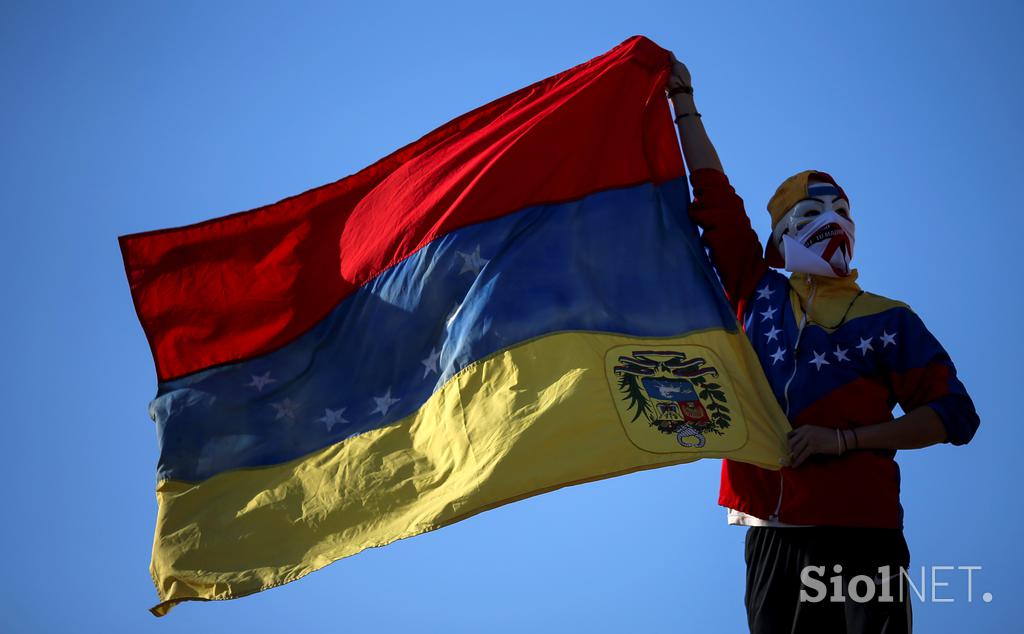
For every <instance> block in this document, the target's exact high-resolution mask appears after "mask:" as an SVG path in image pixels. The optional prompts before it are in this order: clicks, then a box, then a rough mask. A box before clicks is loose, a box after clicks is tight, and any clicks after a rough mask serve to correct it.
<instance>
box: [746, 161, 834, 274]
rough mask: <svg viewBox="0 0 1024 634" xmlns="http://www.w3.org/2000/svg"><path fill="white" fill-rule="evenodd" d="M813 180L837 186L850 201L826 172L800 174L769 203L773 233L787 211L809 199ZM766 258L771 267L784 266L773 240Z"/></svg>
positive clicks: (768, 245)
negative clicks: (809, 186)
mask: <svg viewBox="0 0 1024 634" xmlns="http://www.w3.org/2000/svg"><path fill="white" fill-rule="evenodd" d="M811 180H815V181H820V182H824V183H831V184H833V185H835V186H836V189H838V190H839V194H840V196H841V197H842V198H846V201H847V202H849V201H850V199H849V198H848V197H847V196H846V192H844V191H843V188H842V187H840V186H839V183H837V182H836V179H834V178H832V176H831V175H829V174H827V173H826V172H819V171H817V170H804V171H802V172H798V173H796V174H793V175H792V176H790V177H789V178H787V179H786V180H784V181H782V184H781V185H779V188H778V189H776V190H775V195H774V196H772V198H771V200H769V201H768V213H769V214H771V216H772V231H775V225H777V224H779V221H780V220H782V217H783V216H785V215H786V212H787V211H789V210H790V209H792V207H793V205H795V204H797V203H798V202H800V201H801V200H803V199H804V198H807V195H808V194H807V183H808V182H809V181H811ZM765 256H766V258H767V260H768V264H769V265H770V266H783V263H782V255H781V254H780V253H779V252H778V249H777V248H776V247H775V244H774V243H773V242H772V239H771V238H769V239H768V244H767V245H765Z"/></svg>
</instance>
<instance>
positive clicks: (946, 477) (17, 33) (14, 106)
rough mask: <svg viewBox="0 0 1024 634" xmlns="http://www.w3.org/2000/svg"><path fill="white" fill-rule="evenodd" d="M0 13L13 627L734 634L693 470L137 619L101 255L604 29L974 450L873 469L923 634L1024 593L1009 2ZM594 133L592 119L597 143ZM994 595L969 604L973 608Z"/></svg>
mask: <svg viewBox="0 0 1024 634" xmlns="http://www.w3.org/2000/svg"><path fill="white" fill-rule="evenodd" d="M2 15H3V17H2V18H0V85H2V86H3V96H2V97H0V108H2V114H3V116H2V117H0V132H2V138H3V142H2V143H0V168H2V170H0V174H2V177H0V178H2V182H3V187H0V213H2V214H3V226H4V231H3V232H0V240H2V249H0V259H2V262H3V270H5V271H7V274H6V276H5V282H4V285H3V288H4V296H5V302H4V304H5V306H6V308H5V309H4V310H3V311H0V320H2V328H0V332H3V333H4V346H3V349H4V357H3V358H4V360H5V363H3V364H2V365H0V389H2V396H3V399H2V403H3V404H4V405H5V414H6V417H5V418H6V421H5V423H6V424H5V426H4V427H5V434H4V447H5V449H6V451H5V454H6V456H7V458H6V459H5V460H4V461H3V462H2V463H0V475H2V477H3V481H4V482H6V483H7V488H6V489H5V490H4V492H3V506H2V508H3V522H0V543H2V544H3V552H4V556H3V561H4V564H5V566H4V567H5V571H4V572H3V574H0V606H2V613H0V614H2V616H0V622H2V623H3V624H4V629H10V630H11V631H62V630H66V629H70V628H77V629H80V630H86V631H89V630H98V629H100V628H102V631H108V632H118V631H125V632H142V631H149V630H156V629H157V628H159V629H160V631H163V632H177V631H190V632H194V631H216V630H225V629H227V628H230V630H231V631H235V630H243V629H244V630H246V631H253V632H256V631H276V632H280V631H285V630H288V631H290V630H292V629H295V628H305V629H316V630H321V629H322V630H339V631H340V630H345V631H356V630H362V629H372V630H374V631H384V632H389V631H406V630H412V629H415V630H417V631H427V632H433V631H446V632H452V631H455V632H463V631H465V632H471V631H473V632H475V631H493V632H502V631H520V630H523V629H529V630H532V631H539V632H544V631H565V630H569V631H584V630H585V631H592V632H619V631H625V630H643V631H651V632H679V631H695V632H697V631H699V632H737V631H742V629H743V627H744V623H745V620H744V619H745V617H744V613H743V607H742V606H743V603H742V600H743V585H744V565H743V553H742V544H743V529H738V528H735V527H728V526H726V525H725V517H724V511H723V510H722V509H720V508H718V507H717V506H716V505H715V500H716V494H717V488H718V470H719V463H718V462H717V461H704V462H701V463H697V464H694V465H686V466H681V467H674V468H669V469H661V470H656V471H652V472H647V473H640V474H635V475H631V476H626V477H622V478H617V479H613V480H608V481H604V482H599V483H593V484H589V485H583V486H578V487H572V488H569V489H565V490H562V491H559V492H556V493H552V494H548V495H544V496H539V497H536V498H533V499H530V500H525V501H522V502H518V503H516V504H512V505H509V506H506V507H503V508H500V509H496V510H493V511H490V512H487V513H484V514H482V515H479V516H476V517H474V518H472V519H470V520H467V521H465V522H462V523H460V524H457V525H454V526H451V527H448V528H445V529H442V530H440V531H436V532H434V533H431V534H427V535H423V536H419V537H415V538H412V539H409V540H405V541H402V542H399V543H396V544H393V545H391V546H388V547H386V548H382V549H376V550H372V551H368V552H364V553H362V554H360V555H357V556H355V557H353V558H350V559H347V560H343V561H341V562H339V563H336V564H334V565H332V566H330V567H329V568H327V569H325V570H323V571H320V572H318V573H316V574H314V575H311V576H309V577H307V578H305V579H303V580H301V581H299V582H297V583H293V584H290V585H288V586H284V587H282V588H278V589H274V590H271V591H268V592H265V593H262V594H259V595H256V596H253V597H249V598H244V599H241V600H238V601H229V602H218V603H211V604H189V605H185V606H182V607H179V608H177V609H176V610H175V611H174V612H172V613H171V614H170V615H169V617H167V618H166V619H164V620H163V621H157V620H155V619H153V617H151V616H150V615H149V614H148V612H146V608H148V607H149V606H151V605H152V604H153V603H154V602H155V599H156V595H155V591H154V589H153V587H152V583H151V581H150V578H149V573H148V562H149V552H150V548H151V544H152V534H153V524H154V519H155V513H156V502H155V497H154V493H153V487H154V481H153V475H154V467H155V463H156V452H157V445H156V438H155V434H154V430H153V427H152V423H151V422H150V420H149V418H148V417H147V415H146V406H147V404H148V401H149V399H150V398H151V397H152V395H153V393H154V391H155V375H154V371H153V368H152V361H151V358H150V356H149V351H148V349H147V346H146V343H145V339H144V336H143V334H142V330H141V328H140V327H139V325H138V322H137V320H136V317H135V314H134V311H133V308H132V304H131V299H130V296H129V293H128V288H127V283H126V281H125V279H124V273H123V269H122V266H121V261H120V253H119V251H118V248H117V242H116V236H118V235H120V234H124V233H131V232H135V231H141V230H146V229H153V228H159V227H166V226H174V225H181V224H185V223H189V222H194V221H197V220H201V219H205V218H209V217H213V216H218V215H223V214H225V213H229V212H233V211H238V210H244V209H249V208H252V207H255V206H258V205H262V204H266V203H268V202H273V201H275V200H278V199H280V198H283V197H285V196H288V195H291V194H294V193H297V192H300V191H303V190H305V189H308V188H310V187H314V186H317V185H320V184H322V183H325V182H328V181H333V180H336V179H337V178H340V177H342V176H344V175H346V174H349V173H352V172H355V171H357V170H358V169H360V168H361V167H363V166H365V165H367V164H369V163H371V162H373V161H374V160H376V159H377V158H379V157H381V156H384V155H385V154H388V153H389V152H391V151H392V150H394V149H396V148H398V147H400V146H402V145H404V144H406V143H407V142H409V141H411V140H413V139H416V138H418V137H420V136H421V135H422V134H424V133H425V132H427V131H429V130H431V129H433V128H434V127H436V126H438V125H440V124H442V123H444V122H445V121H447V120H449V119H451V118H453V117H455V116H457V115H459V114H461V113H463V112H465V111H467V110H469V109H471V108H473V107H476V106H478V105H480V104H482V103H485V102H487V101H490V100H492V99H494V98H497V97H499V96H501V95H503V94H506V93H508V92H510V91H512V90H514V89H516V88H519V87H521V86H523V85H526V84H528V83H531V82H534V81H536V80H538V79H541V78H544V77H546V76H548V75H551V74H553V73H555V72H558V71H560V70H563V69H565V68H568V67H569V66H572V65H574V64H577V63H579V62H582V61H584V60H586V59H589V58H590V57H593V56H594V55H597V54H600V53H602V52H604V51H605V50H607V49H609V48H611V47H612V46H614V45H616V44H618V43H619V42H621V41H622V40H623V39H625V38H627V37H629V36H630V35H633V34H638V33H639V34H644V35H647V36H648V37H650V38H651V39H653V40H655V41H656V42H658V43H659V44H661V45H662V46H664V47H666V48H669V49H672V50H674V51H675V52H676V54H677V56H678V57H679V58H680V59H681V60H683V61H684V62H686V63H687V64H688V65H689V67H690V69H691V71H692V73H693V78H694V85H695V88H696V96H697V103H698V106H699V108H700V110H701V111H702V113H703V115H704V122H705V125H706V126H707V128H708V130H709V132H710V133H711V135H712V138H713V140H714V141H715V143H716V145H717V147H718V150H719V153H720V154H721V156H722V160H723V163H724V165H725V168H726V171H727V172H728V174H729V175H730V177H731V179H732V181H733V183H734V184H735V186H736V188H737V190H738V191H739V193H740V195H741V196H743V197H744V199H745V200H746V202H747V208H748V212H749V213H750V215H751V216H752V218H753V219H754V223H755V227H756V228H757V230H758V231H759V232H760V234H761V235H762V236H764V235H766V233H767V229H768V215H767V213H766V212H765V210H764V205H765V202H766V201H767V199H768V197H769V196H770V195H771V193H772V192H773V191H774V188H775V186H776V185H777V184H778V183H779V182H780V181H781V180H782V179H783V178H785V177H786V176H788V175H790V174H792V173H794V172H796V171H798V170H800V169H808V168H815V169H822V170H825V171H828V172H830V173H832V174H833V175H834V176H835V177H836V178H837V179H838V180H839V182H840V183H841V184H842V185H843V186H844V188H845V189H846V191H847V192H848V193H849V195H850V198H851V206H852V210H853V214H854V217H855V218H856V220H857V254H856V258H855V264H856V265H857V266H858V268H859V270H860V275H861V277H860V281H861V282H862V285H863V286H864V287H865V288H866V289H868V290H870V291H872V292H876V293H879V294H882V295H887V296H890V297H894V298H898V299H901V300H903V301H906V302H907V303H909V304H910V305H911V306H912V307H913V308H914V309H915V310H916V311H917V312H918V313H919V314H920V315H921V316H922V317H923V319H924V320H925V323H926V324H927V325H928V326H929V328H930V329H931V330H932V332H933V333H934V334H935V335H936V336H937V337H938V338H939V340H940V341H941V342H942V343H943V344H944V345H945V347H946V348H947V350H948V351H949V352H950V354H951V356H952V357H953V359H954V361H955V362H956V364H957V367H958V369H959V372H960V376H961V378H962V380H963V381H964V383H965V384H966V386H967V388H968V390H969V391H970V392H971V394H972V395H973V397H974V399H975V403H976V405H977V408H978V411H979V413H980V415H981V419H982V427H981V430H980V431H979V433H978V435H977V437H976V438H975V440H974V442H972V443H971V444H970V445H968V446H967V447H950V446H940V447H934V448H929V449H926V450H922V451H916V452H902V453H901V454H900V456H899V462H900V464H901V466H902V469H903V504H904V507H905V509H906V534H907V539H908V541H909V543H910V547H911V554H912V558H913V562H912V565H913V566H921V565H924V566H937V565H952V566H967V565H975V566H982V569H981V570H980V571H976V572H975V573H974V586H973V592H974V597H973V598H974V601H973V602H968V601H967V597H966V576H965V575H964V574H963V573H957V572H955V571H954V572H953V573H950V572H940V573H939V580H940V581H946V582H949V583H950V586H948V587H939V588H938V589H937V593H938V595H939V596H940V597H949V598H953V599H954V601H953V602H950V603H932V602H926V603H915V622H916V624H917V626H918V630H919V631H923V632H931V631H935V632H956V631H965V630H968V629H969V628H970V629H971V630H973V631H978V632H982V631H1009V630H1010V629H1011V628H1013V627H1014V626H1017V627H1019V622H1020V617H1019V616H1018V615H1017V614H1016V613H1015V612H1016V611H1015V610H1014V609H1013V608H1014V607H1015V603H1016V602H1017V601H1018V600H1019V598H1018V593H1019V592H1020V591H1021V590H1022V583H1021V581H1020V570H1021V568H1022V566H1024V554H1022V550H1024V549H1022V546H1021V541H1020V538H1019V535H1020V531H1021V528H1020V526H1021V524H1022V520H1024V517H1022V511H1021V507H1020V500H1021V495H1020V489H1019V487H1020V485H1021V482H1022V480H1024V477H1022V476H1024V466H1022V465H1024V461H1022V460H1021V459H1020V458H1019V456H1020V447H1021V445H1022V442H1024V432H1022V430H1021V429H1022V428H1021V425H1020V424H1019V415H1018V414H1014V412H1015V411H1017V408H1018V402H1017V400H1016V396H1017V392H1016V390H1017V389H1019V387H1014V386H1015V385H1017V378H1018V376H1019V375H1018V374H1017V372H1018V369H1017V368H1016V366H1015V365H1014V364H1015V363H1016V362H1017V360H1018V359H1019V357H1020V356H1021V353H1022V349H1021V344H1020V343H1019V341H1020V339H1019V335H1018V333H1017V332H1016V331H1015V328H1016V324H1015V317H1016V316H1018V315H1019V314H1020V313H1021V308H1022V306H1021V291H1022V290H1024V289H1022V284H1021V282H1020V272H1019V271H1020V237H1021V234H1022V231H1024V221H1022V219H1021V218H1022V214H1021V196H1020V195H1019V193H1018V191H1017V189H1018V186H1019V184H1020V174H1021V173H1022V171H1024V161H1022V160H1021V155H1020V148H1021V147H1022V145H1024V138H1022V137H1024V126H1022V125H1021V123H1020V119H1019V116H1020V113H1021V112H1024V90H1022V88H1024V86H1022V82H1024V79H1022V78H1024V69H1022V61H1024V44H1022V40H1021V38H1020V36H1019V31H1020V29H1021V27H1024V19H1022V18H1024V5H1021V4H1020V3H1016V2H974V3H966V2H965V3H946V2H927V3H894V2H887V3H873V2H872V3H855V5H854V3H846V5H844V6H843V7H842V8H838V7H833V8H830V7H828V6H824V5H823V4H817V5H810V4H796V3H772V6H771V7H770V8H768V7H766V6H764V5H763V3H759V4H755V3H701V4H694V3H685V2H675V3H644V2H637V3H624V2H619V3H604V2H571V3H570V2H566V3H558V2H538V3H529V2H522V3H515V4H503V5H501V6H500V7H491V6H488V5H487V4H486V3H441V2H438V3H417V4H413V3H408V4H401V3H393V4H387V5H377V4H373V3H365V4H362V5H355V4H346V3H332V4H315V3H287V4H286V3H279V4H276V5H274V4H269V3H244V4H243V3H228V2H221V3H198V2H182V3H155V2H151V3H123V4H107V3H72V2H67V3H63V4H62V3H51V2H33V3H29V2H15V3H12V2H5V3H4V6H3V11H2ZM609 125H614V122H611V121H610V122H609ZM982 592H991V593H992V597H993V600H992V602H991V603H984V602H982V601H981V600H980V598H979V595H980V594H981V593H982Z"/></svg>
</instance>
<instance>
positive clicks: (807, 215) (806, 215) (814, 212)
mask: <svg viewBox="0 0 1024 634" xmlns="http://www.w3.org/2000/svg"><path fill="white" fill-rule="evenodd" d="M820 215H821V211H820V210H818V209H808V210H806V211H804V212H803V213H801V214H800V218H799V219H798V220H797V221H796V230H797V231H800V230H801V229H803V228H804V227H805V226H806V225H807V223H809V222H810V221H811V220H813V219H814V217H815V216H820Z"/></svg>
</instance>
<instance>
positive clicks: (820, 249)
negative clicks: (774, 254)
mask: <svg viewBox="0 0 1024 634" xmlns="http://www.w3.org/2000/svg"><path fill="white" fill-rule="evenodd" d="M807 195H808V197H807V198H805V199H803V200H801V201H800V202H798V203H796V204H795V205H793V207H792V208H791V209H790V210H789V211H787V212H786V215H784V216H783V217H782V218H781V219H780V220H779V222H778V224H777V225H775V231H774V232H773V233H772V239H773V240H775V241H776V242H775V243H776V245H779V250H780V251H781V252H782V256H783V258H784V259H785V262H786V270H787V271H793V272H795V273H810V274H812V275H823V276H826V277H846V276H847V275H849V274H850V260H851V259H852V258H853V242H854V238H853V236H854V226H853V221H852V220H850V205H849V203H848V202H847V201H846V199H845V198H839V195H840V194H839V190H838V189H836V187H835V186H834V185H832V184H831V183H815V182H813V181H812V182H811V183H809V185H808V188H807Z"/></svg>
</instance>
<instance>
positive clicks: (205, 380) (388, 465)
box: [120, 37, 789, 615]
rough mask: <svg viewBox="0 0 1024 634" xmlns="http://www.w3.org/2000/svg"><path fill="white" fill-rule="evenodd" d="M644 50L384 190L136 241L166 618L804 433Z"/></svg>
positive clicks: (128, 263)
mask: <svg viewBox="0 0 1024 634" xmlns="http://www.w3.org/2000/svg"><path fill="white" fill-rule="evenodd" d="M668 72H669V60H668V53H667V52H666V51H665V50H663V49H661V48H659V47H658V46H656V45H655V44H654V43H652V42H651V41H649V40H647V39H644V38H642V37H634V38H631V39H629V40H627V41H625V42H623V43H622V44H621V45H619V46H617V47H616V48H614V49H612V50H611V51H609V52H608V53H606V54H604V55H601V56H599V57H597V58H595V59H592V60H590V61H588V62H586V63H584V64H581V65H579V66H577V67H575V68H572V69H570V70H567V71H565V72H562V73H560V74H558V75H555V76H553V77H550V78H548V79H545V80H543V81H540V82H538V83H536V84H533V85H531V86H528V87H526V88H523V89H521V90H519V91H517V92H515V93H512V94H510V95H508V96H506V97H503V98H501V99H498V100H497V101H494V102H492V103H489V104H487V105H485V106H482V107H480V108H478V109H476V110H474V111H472V112H469V113H468V114H465V115H463V116H461V117H459V118H457V119H455V120H453V121H451V122H450V123H448V124H446V125H444V126H442V127H440V128H438V129H437V130H435V131H433V132H431V133H429V134H427V135H426V136H425V137H423V138H422V139H420V140H418V141H416V142H414V143H412V144H411V145H408V146H406V147H404V148H402V149H400V150H398V151H396V152H394V153H393V154H391V155H390V156H387V157H386V158H384V159H381V160H380V161H378V162H377V163H375V164H373V165H371V166H369V167H367V168H366V169H364V170H362V171H360V172H359V173H357V174H354V175H352V176H349V177H347V178H343V179H341V180H339V181H337V182H334V183H331V184H328V185H325V186H323V187H320V188H317V189H313V190H311V191H307V192H305V193H302V194H299V195H297V196H294V197H292V198H288V199H285V200H282V201H280V202H278V203H276V204H273V205H269V206H266V207H262V208H259V209H254V210H251V211H247V212H243V213H237V214H233V215H229V216H225V217H222V218H217V219H213V220H209V221H206V222H202V223H199V224H195V225H191V226H187V227H182V228H176V229H168V230H161V231H153V232H148V233H141V234H135V235H128V236H122V237H121V239H120V245H121V250H122V254H123V258H124V263H125V269H126V272H127V276H128V280H129V284H130V287H131V292H132V297H133V299H134V302H135V308H136V311H137V313H138V316H139V320H140V321H141V323H142V326H143V329H144V331H145V333H146V336H147V338H148V340H149V344H150V347H151V349H152V352H153V358H154V361H155V364H156V369H157V375H158V382H159V386H158V391H157V395H156V397H155V398H154V400H153V401H152V403H151V405H150V415H151V417H152V418H153V420H154V421H155V422H156V426H157V431H158V434H159V439H160V459H159V465H158V467H157V498H158V502H159V513H158V517H157V524H156V535H155V539H154V546H153V559H152V565H151V569H152V574H153V579H154V581H155V583H156V586H157V590H158V593H159V595H160V604H159V605H157V606H156V607H154V608H153V612H154V613H155V614H158V615H161V614H165V613H166V612H167V611H168V610H169V609H170V608H171V607H172V606H173V605H175V604H177V603H179V602H182V601H186V600H211V599H230V598H235V597H240V596H243V595H246V594H251V593H254V592H258V591H260V590H264V589H267V588H270V587H273V586H277V585H280V584H283V583H287V582H289V581H293V580H295V579H298V578H300V577H302V576H304V575H306V574H308V573H310V572H312V571H314V570H317V569H319V568H321V567H323V566H326V565H327V564H329V563H331V562H333V561H336V560H338V559H341V558H343V557H347V556H349V555H353V554H355V553H358V552H359V551H361V550H364V549H366V548H369V547H372V546H382V545H385V544H388V543H389V542H392V541H394V540H397V539H401V538H404V537H409V536H412V535H416V534H419V533H423V532H425V531H429V530H433V529H436V528H439V527H442V526H445V525H447V524H451V523H453V522H457V521H459V520H461V519H464V518H467V517H469V516H472V515H474V514H476V513H480V512H482V511H485V510H487V509H490V508H494V507H496V506H499V505H502V504H506V503H508V502H512V501H515V500H518V499H522V498H525V497H528V496H531V495H536V494H538V493H543V492H545V491H551V490H553V489H557V488H559V487H563V486H567V485H571V484H577V483H582V482H588V481H593V480H597V479H600V478H607V477H611V476H615V475H619V474H624V473H629V472H633V471H637V470H640V469H650V468H654V467H661V466H666V465H673V464H678V463H683V462H688V461H692V460H696V459H699V458H703V457H724V456H728V457H730V458H733V459H736V460H743V461H748V462H750V463H753V464H758V465H761V466H764V467H768V468H777V467H778V464H779V459H780V458H781V457H782V456H783V453H784V435H785V432H786V431H787V430H788V429H789V426H788V423H787V422H786V420H785V418H784V416H783V415H782V413H781V411H779V409H778V406H777V404H776V402H775V399H774V397H773V396H772V393H771V390H770V388H769V387H768V384H767V382H766V380H765V378H764V376H763V374H762V371H761V368H760V366H759V364H758V361H757V358H756V357H755V356H754V354H753V351H752V350H751V348H750V346H749V344H748V342H747V340H746V338H745V337H744V336H743V335H742V333H741V332H739V331H738V327H737V323H736V320H735V317H734V316H733V315H732V314H731V311H730V309H729V306H728V304H727V302H726V300H725V298H724V297H723V295H722V292H721V289H720V287H719V284H718V282H717V279H716V277H715V276H714V273H713V271H712V269H711V268H710V265H709V263H708V260H707V257H706V255H705V252H704V249H703V248H702V246H701V244H700V241H699V237H698V235H697V232H696V230H695V229H694V227H693V226H692V225H691V224H690V223H689V221H688V219H687V214H686V208H687V201H688V198H689V197H688V190H687V186H686V182H685V179H684V169H683V164H682V161H681V158H680V154H679V148H678V144H677V142H676V138H675V134H674V130H673V128H672V120H671V116H670V113H669V111H668V105H667V101H666V99H665V96H664V92H663V86H664V84H665V81H666V77H667V74H668Z"/></svg>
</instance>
